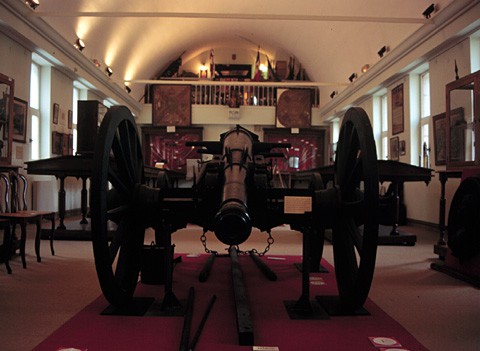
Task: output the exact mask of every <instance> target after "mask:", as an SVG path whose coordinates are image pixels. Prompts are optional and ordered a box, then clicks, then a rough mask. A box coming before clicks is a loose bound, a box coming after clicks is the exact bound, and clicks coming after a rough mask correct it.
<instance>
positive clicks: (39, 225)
mask: <svg viewBox="0 0 480 351" xmlns="http://www.w3.org/2000/svg"><path fill="white" fill-rule="evenodd" d="M36 225H37V232H36V234H35V254H36V255H37V262H42V258H41V257H40V235H41V233H42V218H41V217H39V218H37V220H36Z"/></svg>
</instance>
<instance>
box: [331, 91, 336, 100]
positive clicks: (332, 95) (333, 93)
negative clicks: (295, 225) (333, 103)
mask: <svg viewBox="0 0 480 351" xmlns="http://www.w3.org/2000/svg"><path fill="white" fill-rule="evenodd" d="M336 95H338V91H336V90H334V91H332V93H331V94H330V98H331V99H333V98H334V97H335V96H336Z"/></svg>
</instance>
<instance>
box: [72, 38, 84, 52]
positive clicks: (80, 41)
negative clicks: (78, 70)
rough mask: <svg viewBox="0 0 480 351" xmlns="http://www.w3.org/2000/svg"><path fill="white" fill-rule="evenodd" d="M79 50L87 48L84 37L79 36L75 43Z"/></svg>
mask: <svg viewBox="0 0 480 351" xmlns="http://www.w3.org/2000/svg"><path fill="white" fill-rule="evenodd" d="M73 46H75V47H76V48H77V49H78V50H80V51H83V49H85V43H84V42H83V40H82V39H80V38H78V39H77V41H76V42H75V44H73Z"/></svg>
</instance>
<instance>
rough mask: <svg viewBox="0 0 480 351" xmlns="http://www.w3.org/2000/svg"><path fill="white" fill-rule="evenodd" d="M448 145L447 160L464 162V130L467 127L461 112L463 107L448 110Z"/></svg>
mask: <svg viewBox="0 0 480 351" xmlns="http://www.w3.org/2000/svg"><path fill="white" fill-rule="evenodd" d="M449 128H450V147H449V156H450V158H449V161H450V162H464V161H465V130H466V129H467V121H465V116H464V112H463V107H459V108H456V109H454V110H451V111H450V125H449Z"/></svg>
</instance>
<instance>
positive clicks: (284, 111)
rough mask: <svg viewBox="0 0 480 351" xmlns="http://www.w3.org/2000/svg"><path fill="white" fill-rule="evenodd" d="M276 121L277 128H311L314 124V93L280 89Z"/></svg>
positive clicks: (307, 90) (278, 91)
mask: <svg viewBox="0 0 480 351" xmlns="http://www.w3.org/2000/svg"><path fill="white" fill-rule="evenodd" d="M275 121H276V127H277V128H309V127H310V126H311V124H312V91H311V90H309V89H278V90H277V108H276V111H275Z"/></svg>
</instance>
